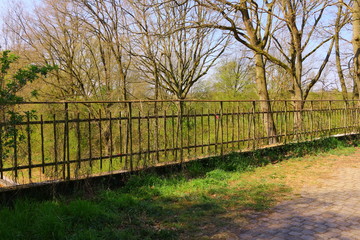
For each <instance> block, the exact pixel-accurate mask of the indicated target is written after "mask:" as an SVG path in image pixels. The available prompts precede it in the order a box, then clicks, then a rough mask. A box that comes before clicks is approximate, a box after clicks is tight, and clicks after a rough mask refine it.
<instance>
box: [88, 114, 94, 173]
mask: <svg viewBox="0 0 360 240" xmlns="http://www.w3.org/2000/svg"><path fill="white" fill-rule="evenodd" d="M88 116H89V118H88V132H89V138H88V144H89V160H90V168H92V161H93V159H92V132H91V114H90V113H89V115H88Z"/></svg>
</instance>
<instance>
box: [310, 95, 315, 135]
mask: <svg viewBox="0 0 360 240" xmlns="http://www.w3.org/2000/svg"><path fill="white" fill-rule="evenodd" d="M310 104H311V113H310V132H311V134H310V140H311V141H312V140H313V139H314V115H313V114H314V112H313V111H314V102H313V101H311V102H310Z"/></svg>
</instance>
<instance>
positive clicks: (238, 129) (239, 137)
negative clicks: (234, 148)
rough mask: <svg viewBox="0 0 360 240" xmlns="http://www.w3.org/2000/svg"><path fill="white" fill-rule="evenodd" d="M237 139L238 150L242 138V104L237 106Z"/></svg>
mask: <svg viewBox="0 0 360 240" xmlns="http://www.w3.org/2000/svg"><path fill="white" fill-rule="evenodd" d="M236 116H237V141H238V150H240V139H241V136H240V134H241V131H240V129H241V128H240V106H239V105H238V106H237V114H236Z"/></svg>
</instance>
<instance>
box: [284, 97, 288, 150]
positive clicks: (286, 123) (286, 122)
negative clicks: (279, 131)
mask: <svg viewBox="0 0 360 240" xmlns="http://www.w3.org/2000/svg"><path fill="white" fill-rule="evenodd" d="M287 125H288V119H287V101H286V100H285V139H284V143H285V144H286V143H287V132H288V129H287Z"/></svg>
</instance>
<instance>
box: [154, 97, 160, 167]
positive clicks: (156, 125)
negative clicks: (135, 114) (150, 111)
mask: <svg viewBox="0 0 360 240" xmlns="http://www.w3.org/2000/svg"><path fill="white" fill-rule="evenodd" d="M154 115H155V143H156V144H155V145H156V146H155V148H156V153H155V156H156V163H159V161H160V155H159V143H160V141H159V140H160V137H159V111H158V107H157V104H156V102H155V109H154Z"/></svg>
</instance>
